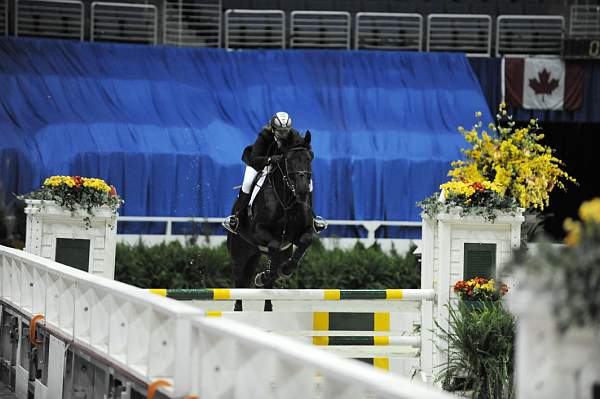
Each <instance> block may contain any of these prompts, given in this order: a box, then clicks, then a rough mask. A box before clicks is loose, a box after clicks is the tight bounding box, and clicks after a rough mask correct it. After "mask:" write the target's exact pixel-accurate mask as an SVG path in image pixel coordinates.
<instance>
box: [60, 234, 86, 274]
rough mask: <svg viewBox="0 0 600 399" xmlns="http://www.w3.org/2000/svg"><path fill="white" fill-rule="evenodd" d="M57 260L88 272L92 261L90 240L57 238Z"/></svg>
mask: <svg viewBox="0 0 600 399" xmlns="http://www.w3.org/2000/svg"><path fill="white" fill-rule="evenodd" d="M55 260H56V261H57V262H58V263H62V264H63V265H68V266H71V267H74V268H76V269H79V270H83V271H84V272H87V271H88V270H89V261H90V240H80V239H73V238H57V239H56V259H55Z"/></svg>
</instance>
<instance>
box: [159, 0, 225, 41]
mask: <svg viewBox="0 0 600 399" xmlns="http://www.w3.org/2000/svg"><path fill="white" fill-rule="evenodd" d="M221 35H222V24H221V0H202V1H190V0H186V1H184V0H165V2H164V9H163V42H164V44H170V45H175V46H189V47H220V46H221Z"/></svg>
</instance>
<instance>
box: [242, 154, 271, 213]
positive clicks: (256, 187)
mask: <svg viewBox="0 0 600 399" xmlns="http://www.w3.org/2000/svg"><path fill="white" fill-rule="evenodd" d="M270 172H271V165H267V166H265V167H264V169H263V170H262V172H261V174H260V177H259V178H258V181H257V182H256V184H255V185H254V188H253V189H252V196H251V197H250V202H249V203H248V206H249V207H250V208H252V203H253V202H254V198H256V196H257V195H258V192H259V191H260V189H261V187H262V186H263V183H264V182H265V179H266V178H267V175H268V174H269V173H270Z"/></svg>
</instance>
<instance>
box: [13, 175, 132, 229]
mask: <svg viewBox="0 0 600 399" xmlns="http://www.w3.org/2000/svg"><path fill="white" fill-rule="evenodd" d="M19 198H20V199H39V200H46V201H54V202H56V203H57V204H58V205H59V206H61V207H63V208H66V209H67V210H69V211H71V212H75V211H76V210H77V209H85V210H87V213H88V214H89V215H90V216H93V209H94V208H96V207H101V206H108V207H110V208H111V209H112V210H116V209H117V208H118V207H119V206H120V205H121V204H122V203H123V201H122V200H121V198H120V197H119V196H118V195H117V192H116V189H115V187H114V186H109V185H108V184H107V183H106V182H105V181H104V180H102V179H97V178H91V177H81V176H50V177H48V178H46V179H45V180H44V183H43V185H42V188H41V189H39V190H37V191H34V192H32V193H29V194H25V195H21V196H19ZM85 220H86V224H87V225H88V226H90V225H91V220H90V218H89V217H86V218H85Z"/></svg>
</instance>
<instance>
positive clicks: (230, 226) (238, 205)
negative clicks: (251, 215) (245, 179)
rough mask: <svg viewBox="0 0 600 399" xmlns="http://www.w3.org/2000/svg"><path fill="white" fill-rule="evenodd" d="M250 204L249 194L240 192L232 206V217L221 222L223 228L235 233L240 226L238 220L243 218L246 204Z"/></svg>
mask: <svg viewBox="0 0 600 399" xmlns="http://www.w3.org/2000/svg"><path fill="white" fill-rule="evenodd" d="M249 202H250V194H246V193H245V192H243V191H242V190H240V193H239V194H238V197H237V199H236V200H235V204H233V215H231V216H228V217H227V218H226V219H225V221H224V222H223V227H225V228H226V229H227V230H229V231H231V232H232V233H235V232H237V229H238V227H239V225H240V219H241V218H242V217H244V215H245V213H244V212H246V208H247V207H248V203H249Z"/></svg>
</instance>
